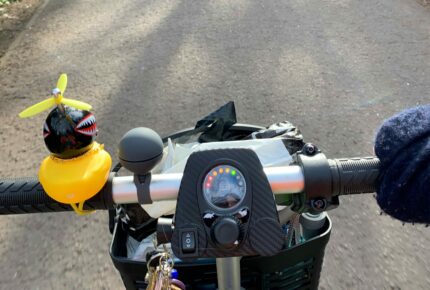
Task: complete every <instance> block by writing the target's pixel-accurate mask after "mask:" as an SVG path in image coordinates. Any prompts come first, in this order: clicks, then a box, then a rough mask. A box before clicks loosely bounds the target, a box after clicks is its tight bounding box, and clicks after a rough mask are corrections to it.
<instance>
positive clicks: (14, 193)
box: [0, 177, 113, 215]
mask: <svg viewBox="0 0 430 290" xmlns="http://www.w3.org/2000/svg"><path fill="white" fill-rule="evenodd" d="M111 182H112V178H109V180H108V182H107V183H106V185H105V186H104V188H103V189H102V190H101V191H100V192H99V193H97V194H96V195H95V196H94V197H92V198H91V199H90V200H88V201H86V202H85V207H84V209H88V210H91V209H110V208H113V201H112V194H111V190H110V188H111V186H110V184H111ZM71 210H72V207H71V206H70V205H67V204H63V203H59V202H57V201H55V200H53V199H52V198H50V197H49V196H48V195H47V194H46V193H45V191H44V190H43V187H42V185H41V184H40V182H39V181H38V179H37V178H35V177H27V178H17V179H5V180H0V214H2V215H3V214H26V213H41V212H62V211H71Z"/></svg>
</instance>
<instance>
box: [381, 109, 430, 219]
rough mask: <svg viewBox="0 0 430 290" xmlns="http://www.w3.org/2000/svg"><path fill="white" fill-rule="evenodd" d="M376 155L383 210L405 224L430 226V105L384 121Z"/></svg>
mask: <svg viewBox="0 0 430 290" xmlns="http://www.w3.org/2000/svg"><path fill="white" fill-rule="evenodd" d="M375 153H376V156H378V158H379V159H380V161H381V176H380V179H379V184H378V190H377V196H376V199H377V202H378V204H379V206H380V207H381V209H382V210H383V211H384V212H385V213H387V214H389V215H391V216H393V217H394V218H397V219H399V220H402V221H404V222H417V223H430V105H425V106H419V107H415V108H412V109H408V110H405V111H403V112H401V113H399V114H397V115H395V116H393V117H391V118H389V119H387V120H385V121H384V123H383V124H382V126H381V128H380V129H379V132H378V133H377V136H376V140H375Z"/></svg>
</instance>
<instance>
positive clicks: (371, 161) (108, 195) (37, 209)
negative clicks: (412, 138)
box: [0, 157, 379, 214]
mask: <svg viewBox="0 0 430 290" xmlns="http://www.w3.org/2000/svg"><path fill="white" fill-rule="evenodd" d="M326 161H328V165H329V166H326V165H325V164H323V165H322V166H321V164H320V165H318V164H317V165H316V166H315V164H314V165H310V164H309V163H307V162H306V161H304V162H303V163H302V164H301V165H300V166H299V165H290V166H282V167H268V168H264V172H265V174H266V176H267V179H268V181H269V183H270V186H271V189H272V191H273V194H293V193H299V192H303V191H304V192H306V193H307V196H308V198H317V197H327V196H328V195H330V196H332V195H347V194H358V193H371V192H374V191H375V188H376V182H377V179H378V176H379V160H378V159H377V158H376V157H365V158H349V159H348V158H343V159H328V160H327V159H326ZM325 167H327V170H324V168H325ZM318 168H319V169H318ZM321 168H323V169H321ZM181 180H182V174H180V173H170V174H154V175H152V177H151V182H150V185H149V197H150V200H151V201H160V200H175V199H176V198H177V195H178V191H179V187H180V184H181ZM318 190H319V192H321V196H317V195H316V194H315V193H314V194H310V193H312V192H318ZM139 200H142V198H141V197H140V196H139V191H138V189H137V187H136V184H135V180H134V177H133V176H120V177H114V176H113V175H111V176H110V178H109V180H108V181H107V182H106V184H105V186H104V187H103V189H102V190H101V191H100V192H99V193H97V194H96V195H95V196H94V197H92V198H91V199H90V200H88V201H86V202H85V206H86V209H112V208H113V207H114V204H130V203H139ZM71 210H72V208H71V206H69V205H67V204H62V203H59V202H57V201H55V200H53V199H52V198H50V197H49V196H48V195H47V194H46V193H45V191H44V190H43V188H42V186H41V184H40V183H39V182H38V180H37V179H36V178H19V179H6V180H0V214H24V213H41V212H62V211H71Z"/></svg>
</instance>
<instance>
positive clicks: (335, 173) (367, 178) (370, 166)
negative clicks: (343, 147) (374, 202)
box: [329, 157, 380, 195]
mask: <svg viewBox="0 0 430 290" xmlns="http://www.w3.org/2000/svg"><path fill="white" fill-rule="evenodd" d="M329 164H330V169H331V172H332V186H333V188H332V190H333V195H347V194H359V193H371V192H375V191H376V184H377V181H378V177H379V165H380V162H379V159H378V158H376V157H361V158H342V159H332V160H329Z"/></svg>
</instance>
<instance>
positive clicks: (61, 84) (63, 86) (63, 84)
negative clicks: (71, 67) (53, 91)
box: [57, 74, 67, 96]
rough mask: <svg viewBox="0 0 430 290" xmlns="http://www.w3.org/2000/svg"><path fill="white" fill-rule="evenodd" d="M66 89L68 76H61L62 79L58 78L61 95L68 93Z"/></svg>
mask: <svg viewBox="0 0 430 290" xmlns="http://www.w3.org/2000/svg"><path fill="white" fill-rule="evenodd" d="M66 87H67V75H66V74H61V75H60V77H59V78H58V82H57V88H58V89H59V90H60V91H61V95H63V96H64V92H65V91H66Z"/></svg>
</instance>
